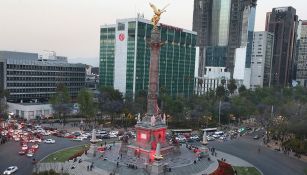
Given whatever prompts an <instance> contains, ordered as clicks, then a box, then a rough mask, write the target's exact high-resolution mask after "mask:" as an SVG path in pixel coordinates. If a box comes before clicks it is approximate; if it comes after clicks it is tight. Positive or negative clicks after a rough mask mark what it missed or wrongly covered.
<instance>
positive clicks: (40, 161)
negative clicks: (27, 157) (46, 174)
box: [37, 144, 87, 163]
mask: <svg viewBox="0 0 307 175" xmlns="http://www.w3.org/2000/svg"><path fill="white" fill-rule="evenodd" d="M84 145H87V144H83V145H77V146H70V147H67V148H63V149H60V150H57V151H55V152H52V153H50V154H48V155H46V156H45V157H43V158H42V159H40V160H39V161H38V162H37V163H42V161H43V160H44V159H46V158H47V157H49V156H50V155H52V154H55V153H58V152H60V151H64V150H66V149H71V148H76V147H79V146H84Z"/></svg>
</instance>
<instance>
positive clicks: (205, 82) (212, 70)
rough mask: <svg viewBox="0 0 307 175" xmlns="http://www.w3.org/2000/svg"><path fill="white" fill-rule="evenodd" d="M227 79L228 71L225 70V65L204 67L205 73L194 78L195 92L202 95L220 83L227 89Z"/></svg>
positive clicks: (228, 77) (228, 76) (228, 78)
mask: <svg viewBox="0 0 307 175" xmlns="http://www.w3.org/2000/svg"><path fill="white" fill-rule="evenodd" d="M229 80H230V73H229V72H227V71H226V68H225V67H206V68H205V75H204V76H203V77H196V78H195V84H194V87H195V89H194V91H195V94H196V95H204V94H206V93H207V92H210V91H213V90H215V89H216V88H217V87H218V86H221V85H222V86H224V88H225V89H227V84H228V82H229Z"/></svg>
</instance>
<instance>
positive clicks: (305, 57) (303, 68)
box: [296, 20, 307, 87]
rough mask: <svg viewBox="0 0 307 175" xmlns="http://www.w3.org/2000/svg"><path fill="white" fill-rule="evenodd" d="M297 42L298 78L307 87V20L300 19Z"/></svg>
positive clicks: (300, 83)
mask: <svg viewBox="0 0 307 175" xmlns="http://www.w3.org/2000/svg"><path fill="white" fill-rule="evenodd" d="M297 44H298V46H297V48H298V49H297V55H296V56H297V72H296V80H297V81H298V83H299V85H301V86H304V87H307V20H303V21H300V24H299V28H298V41H297Z"/></svg>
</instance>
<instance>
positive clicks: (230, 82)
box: [227, 79, 237, 94]
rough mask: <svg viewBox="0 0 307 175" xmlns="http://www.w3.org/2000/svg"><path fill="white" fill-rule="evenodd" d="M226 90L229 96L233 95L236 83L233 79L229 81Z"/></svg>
mask: <svg viewBox="0 0 307 175" xmlns="http://www.w3.org/2000/svg"><path fill="white" fill-rule="evenodd" d="M227 88H228V90H229V92H230V94H233V93H234V92H235V90H236V89H237V85H236V81H235V80H234V79H231V80H229V83H228V85H227Z"/></svg>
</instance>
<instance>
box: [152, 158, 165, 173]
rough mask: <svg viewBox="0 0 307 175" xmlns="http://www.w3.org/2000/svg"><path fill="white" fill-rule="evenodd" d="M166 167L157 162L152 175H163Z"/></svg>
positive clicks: (153, 166) (154, 164)
mask: <svg viewBox="0 0 307 175" xmlns="http://www.w3.org/2000/svg"><path fill="white" fill-rule="evenodd" d="M164 170H165V165H164V164H163V163H162V162H160V161H155V162H154V163H153V164H152V166H151V172H150V174H151V175H161V174H164Z"/></svg>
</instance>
